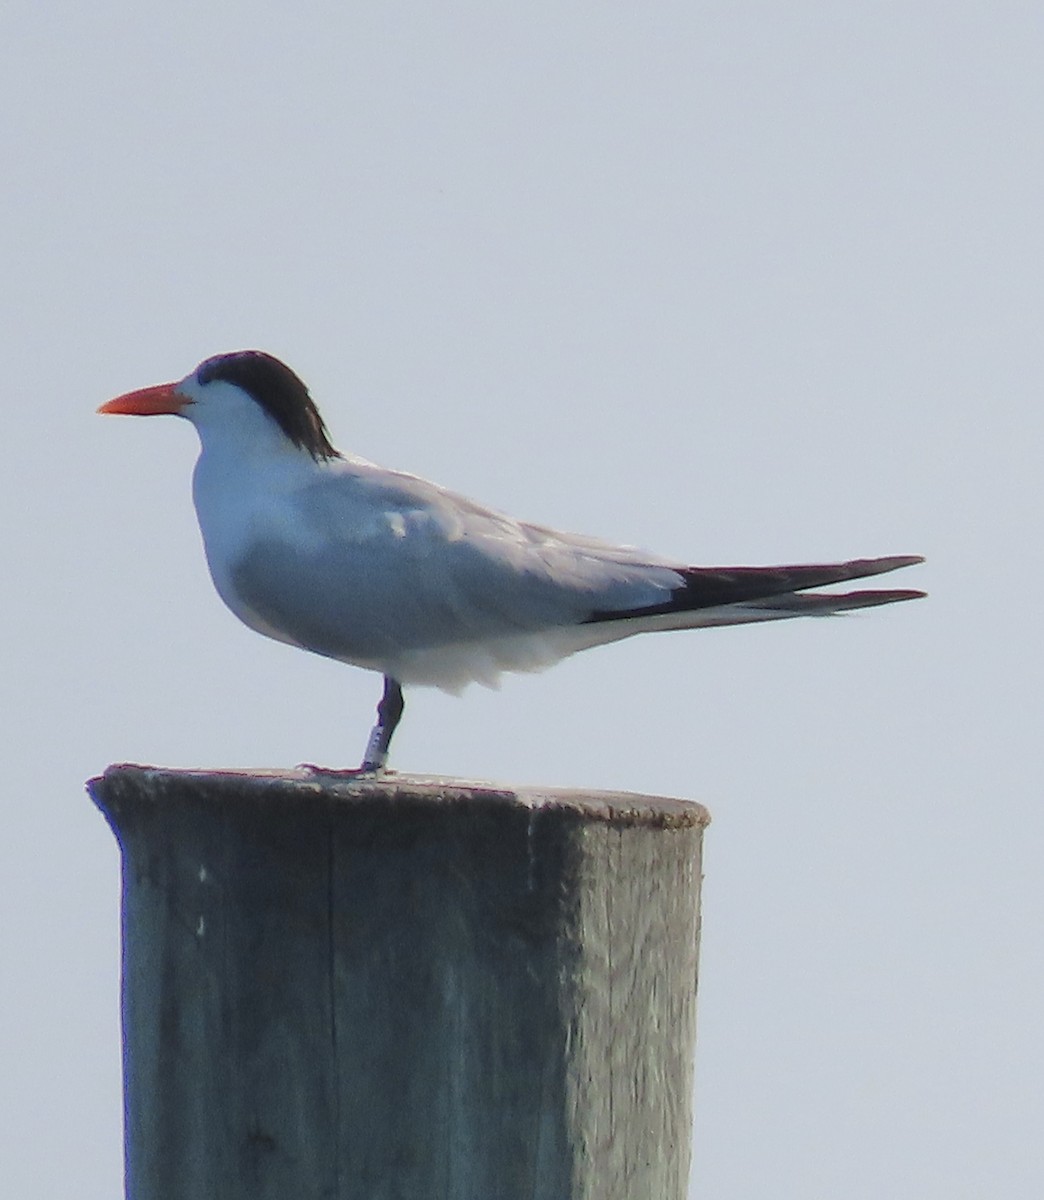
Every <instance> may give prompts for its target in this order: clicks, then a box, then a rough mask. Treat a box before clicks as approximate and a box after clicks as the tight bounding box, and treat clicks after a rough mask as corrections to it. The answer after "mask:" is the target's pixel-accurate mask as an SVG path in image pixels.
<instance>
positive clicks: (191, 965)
mask: <svg viewBox="0 0 1044 1200" xmlns="http://www.w3.org/2000/svg"><path fill="white" fill-rule="evenodd" d="M89 788H90V792H91V795H92V797H93V798H94V799H95V801H96V803H97V804H98V806H99V808H100V809H101V810H102V812H103V813H104V814H105V816H106V818H107V820H108V821H109V823H110V825H111V826H112V828H113V830H114V832H115V834H116V837H117V839H118V840H119V843H120V847H121V850H122V857H123V889H124V891H123V933H124V940H123V959H124V967H123V1023H124V1074H125V1106H126V1157H127V1195H128V1198H129V1200H189V1198H190V1197H191V1198H192V1200H198V1198H199V1197H204V1196H205V1197H218V1196H220V1197H221V1200H246V1198H247V1197H250V1200H291V1198H294V1200H296V1198H297V1197H312V1196H315V1197H324V1198H327V1200H476V1198H480V1197H481V1198H490V1200H493V1198H496V1200H521V1198H522V1197H525V1198H526V1200H573V1198H583V1200H632V1198H633V1200H648V1198H649V1197H653V1196H655V1197H657V1198H658V1200H659V1198H663V1200H682V1198H683V1197H684V1195H685V1188H686V1182H687V1177H688V1166H689V1138H690V1128H691V1117H692V1114H691V1084H692V1061H693V1054H694V1045H695V990H696V967H697V947H698V933H699V885H700V878H701V867H700V849H701V837H702V830H703V827H704V826H705V825H706V823H707V821H708V819H709V818H708V816H707V813H706V810H705V809H704V808H702V806H700V805H698V804H693V803H690V802H686V801H680V800H669V799H662V798H657V797H649V796H636V795H630V794H626V793H617V792H578V791H567V790H562V789H554V788H517V789H516V788H503V787H499V786H496V785H493V784H485V783H467V782H462V781H459V780H446V779H438V778H430V777H413V776H402V775H395V774H390V775H387V776H384V777H381V778H379V779H373V778H359V779H352V778H336V777H331V776H326V775H315V774H312V773H309V772H307V771H265V772H234V771H221V772H208V771H170V770H161V769H157V768H150V767H138V766H129V765H124V766H117V767H112V768H110V769H109V770H108V771H106V773H105V774H104V775H103V776H101V777H100V778H98V779H94V780H91V782H90V784H89Z"/></svg>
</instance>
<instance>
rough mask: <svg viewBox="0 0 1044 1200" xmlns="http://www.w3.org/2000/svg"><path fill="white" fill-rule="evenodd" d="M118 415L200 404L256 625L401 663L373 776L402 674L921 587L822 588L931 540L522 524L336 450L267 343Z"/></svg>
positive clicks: (215, 495)
mask: <svg viewBox="0 0 1044 1200" xmlns="http://www.w3.org/2000/svg"><path fill="white" fill-rule="evenodd" d="M98 411H99V412H102V413H128V414H133V415H138V416H150V415H154V414H159V413H170V414H173V415H175V416H179V417H185V418H186V419H187V420H189V421H191V423H192V424H193V425H194V426H195V428H196V431H197V433H198V434H199V439H200V445H201V450H200V456H199V460H198V461H197V463H196V467H195V471H194V473H193V480H192V494H193V500H194V501H195V506H196V514H197V517H198V519H199V527H200V531H201V533H202V535H203V544H204V547H205V550H206V556H207V563H208V565H209V567H210V574H211V577H212V578H213V581H214V586H215V587H216V588H217V591H218V595H219V596H220V597H221V599H222V600H224V602H225V603H226V604H227V605H228V607H229V608H230V609H231V610H232V611H233V612H234V613H235V614H236V616H237V617H239V618H240V620H242V621H243V622H245V623H246V624H247V625H249V626H250V628H251V629H255V630H257V632H258V633H263V634H266V635H267V636H268V637H271V638H275V639H276V640H277V641H280V642H287V643H289V644H290V645H293V646H299V647H301V648H302V649H304V650H311V651H312V652H313V653H315V654H321V655H324V656H326V657H327V658H335V659H338V660H340V661H341V662H346V663H352V664H354V665H355V666H359V667H365V668H367V669H369V670H371V671H379V672H381V673H382V674H383V676H384V694H383V696H382V699H381V702H380V704H379V705H378V709H377V723H376V725H375V726H374V728H373V731H372V733H371V734H370V740H369V742H368V744H367V748H366V753H365V755H364V758H363V762H362V766H361V767H360V768H359V769H358V770H359V772H360V773H363V772H376V771H380V770H382V769H383V768H384V765H385V763H386V761H387V758H388V747H389V744H390V743H391V738H392V734H393V733H394V732H395V727H396V725H397V724H398V722H399V718H400V717H401V716H402V710H403V698H402V686H403V685H410V684H426V685H429V686H434V687H439V688H442V689H444V690H445V691H448V692H454V693H457V692H460V691H461V690H462V689H463V688H464V687H465V686H466V685H467V684H469V683H473V682H478V683H484V684H487V685H490V686H492V685H495V684H496V682H497V678H498V676H499V675H500V673H501V672H503V671H535V670H540V669H541V668H543V667H547V666H550V665H551V664H552V663H555V662H557V661H558V660H559V659H561V658H564V657H565V656H566V655H569V654H573V653H575V652H576V651H577V650H585V649H587V648H588V647H591V646H598V645H601V644H603V643H605V642H614V641H618V640H619V639H621V638H625V637H630V636H632V635H633V634H636V633H644V632H647V631H652V630H666V629H693V628H698V627H701V626H712V625H739V624H745V623H747V622H751V621H773V620H779V619H781V618H785V617H798V616H820V615H827V614H832V613H840V612H845V611H848V610H850V609H857V608H868V607H870V606H872V605H877V604H891V603H893V602H894V601H897V600H912V599H914V598H915V597H918V596H922V595H924V593H923V592H919V591H911V590H898V589H893V590H883V589H882V590H876V591H857V592H847V593H816V594H807V592H806V589H809V588H818V587H821V586H823V585H826V584H833V583H840V582H843V581H845V580H849V579H860V578H863V577H865V576H870V575H880V574H883V573H884V572H886V571H894V570H896V569H897V568H898V567H906V566H910V565H912V564H914V563H918V562H921V561H923V560H922V559H921V558H920V556H918V555H895V556H892V557H888V558H871V559H856V560H853V561H851V562H843V563H834V564H826V565H805V566H784V567H724V568H722V567H691V566H687V565H685V564H683V563H679V562H673V561H671V560H669V559H665V558H660V557H658V556H655V555H651V554H647V553H646V552H645V551H641V550H635V549H632V548H630V547H623V546H613V545H610V544H608V543H606V542H600V541H596V540H594V539H592V538H586V537H577V536H575V535H573V534H568V533H560V532H558V531H557V530H554V529H548V528H545V527H543V526H540V525H531V524H527V523H526V522H523V521H516V520H514V519H513V518H511V517H508V516H505V515H503V514H502V513H499V512H495V511H493V510H492V509H488V508H484V507H482V506H481V505H479V504H476V503H474V501H471V500H468V499H465V498H464V497H463V496H459V495H455V494H454V493H453V492H449V491H446V490H445V489H444V488H441V487H438V486H436V485H435V484H433V483H428V482H426V481H425V480H423V479H420V478H418V477H416V476H414V475H408V474H405V473H403V472H400V471H390V470H386V469H385V468H383V467H378V466H375V465H374V464H373V463H370V462H367V461H365V460H364V459H361V458H357V457H356V456H355V455H351V454H344V453H342V452H340V451H338V450H336V449H335V448H334V446H333V444H332V443H331V442H330V439H329V436H328V434H327V431H326V426H325V425H324V423H323V419H322V417H321V416H320V415H319V411H318V409H317V408H316V406H315V403H314V402H313V400H312V398H311V396H310V395H309V393H308V389H307V388H306V387H305V385H304V384H303V383H302V382H301V380H300V379H299V378H298V377H297V375H295V374H294V372H293V371H292V370H291V369H290V368H289V367H288V366H286V365H285V364H284V363H282V362H280V361H279V360H278V359H276V358H273V357H272V356H271V355H269V354H265V353H263V352H261V351H258V350H244V351H239V352H236V353H232V354H219V355H216V356H215V357H213V358H208V359H206V360H205V361H204V362H202V363H201V364H200V365H199V366H198V367H197V368H196V369H195V370H194V371H193V372H192V373H191V374H190V375H187V376H186V377H185V378H184V379H182V380H180V381H179V382H177V383H166V384H161V385H159V386H157V387H149V388H144V389H142V390H139V391H134V392H128V393H126V394H125V395H122V396H119V397H117V398H116V399H115V400H110V401H109V402H108V403H107V404H103V405H102V406H101V408H99V410H98Z"/></svg>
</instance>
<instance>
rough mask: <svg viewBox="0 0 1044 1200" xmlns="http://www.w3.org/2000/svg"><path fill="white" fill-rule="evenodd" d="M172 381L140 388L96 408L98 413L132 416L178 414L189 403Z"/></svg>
mask: <svg viewBox="0 0 1044 1200" xmlns="http://www.w3.org/2000/svg"><path fill="white" fill-rule="evenodd" d="M176 386H177V385H176V384H173V383H161V384H159V385H158V386H157V387H147V388H141V389H140V390H138V391H136V392H126V393H125V394H124V395H122V396H117V397H116V399H115V400H109V401H107V402H106V403H105V404H103V405H102V406H101V408H99V409H98V411H99V412H100V413H123V414H126V415H127V416H132V417H154V416H158V415H159V414H160V413H173V414H175V415H176V414H178V413H180V412H181V411H182V409H184V408H185V407H187V405H189V404H190V403H191V401H190V400H189V399H188V398H187V397H186V396H182V395H180V394H179V393H178V392H176V391H175V390H174V389H175V387H176Z"/></svg>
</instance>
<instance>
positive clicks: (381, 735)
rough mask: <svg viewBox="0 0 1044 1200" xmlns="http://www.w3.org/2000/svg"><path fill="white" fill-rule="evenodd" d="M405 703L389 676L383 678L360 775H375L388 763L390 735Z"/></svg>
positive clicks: (398, 687) (394, 682) (394, 681)
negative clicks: (382, 687) (374, 720)
mask: <svg viewBox="0 0 1044 1200" xmlns="http://www.w3.org/2000/svg"><path fill="white" fill-rule="evenodd" d="M405 707H406V701H405V700H403V698H402V688H401V687H400V686H399V684H398V682H397V681H396V680H394V679H392V677H391V676H390V675H385V677H384V695H383V696H382V697H381V702H380V704H378V705H377V724H376V725H374V727H373V729H372V730H371V731H370V740H369V741H368V742H367V743H366V753H365V754H364V755H363V760H362V766H361V767H360V768H359V773H360V774H370V773H376V772H377V771H383V770H384V764H385V763H386V762H387V761H388V747H389V746H390V745H391V740H392V734H393V733H394V732H395V728H396V726H397V725H398V724H399V721H400V720H401V718H402V710H403V709H404V708H405Z"/></svg>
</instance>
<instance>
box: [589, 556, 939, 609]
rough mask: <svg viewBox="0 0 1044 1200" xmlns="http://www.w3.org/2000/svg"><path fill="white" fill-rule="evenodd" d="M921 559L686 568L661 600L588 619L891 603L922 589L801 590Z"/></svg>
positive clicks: (872, 559)
mask: <svg viewBox="0 0 1044 1200" xmlns="http://www.w3.org/2000/svg"><path fill="white" fill-rule="evenodd" d="M920 562H924V559H923V558H922V557H921V556H920V555H917V554H896V555H891V556H889V557H886V558H856V559H852V560H851V561H850V562H843V563H821V564H811V565H804V566H786V567H686V568H685V569H684V570H682V571H681V572H680V574H681V576H682V579H683V580H684V582H683V583H682V584H681V585H680V586H679V587H677V588H675V589H674V591H673V592H672V593H671V596H670V599H669V600H666V601H665V602H664V603H662V604H655V605H648V606H646V607H644V608H631V609H618V610H613V611H599V612H593V613H591V615H590V616H589V617H588V618H587V621H588V622H589V623H600V622H603V621H621V620H630V619H633V618H636V617H656V616H662V615H666V614H670V613H686V612H697V611H699V610H701V609H723V608H729V607H732V606H737V607H742V608H744V609H750V608H755V609H759V610H764V611H765V612H766V617H767V614H768V613H769V612H771V613H773V615H779V616H795V617H796V616H806V615H807V616H814V615H816V614H826V613H831V612H845V611H847V610H849V609H855V608H870V607H872V606H874V605H877V604H893V603H895V602H896V601H899V600H914V599H917V598H918V597H920V596H923V595H924V594H925V593H924V592H919V591H913V590H910V589H891V590H888V589H882V590H880V591H861V592H845V593H840V594H839V593H834V594H830V593H822V594H820V595H816V596H810V595H804V594H801V593H804V591H805V589H807V588H817V587H824V586H826V585H828V584H832V583H845V582H847V581H848V580H850V579H864V578H866V577H868V576H871V575H883V574H885V573H886V572H888V571H896V570H898V569H899V568H900V567H910V566H914V565H915V564H916V563H920ZM737 616H738V614H737ZM766 617H763V618H761V619H766ZM751 619H754V620H757V619H758V618H757V617H753V618H752V617H751V616H747V617H745V618H739V620H741V621H742V620H751ZM715 623H717V622H715Z"/></svg>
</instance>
